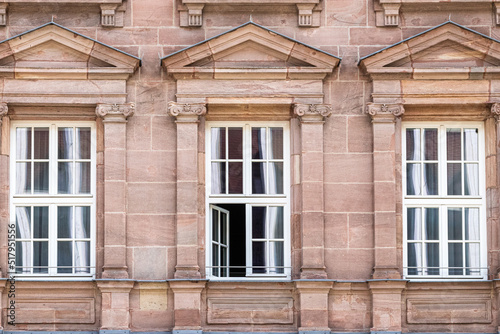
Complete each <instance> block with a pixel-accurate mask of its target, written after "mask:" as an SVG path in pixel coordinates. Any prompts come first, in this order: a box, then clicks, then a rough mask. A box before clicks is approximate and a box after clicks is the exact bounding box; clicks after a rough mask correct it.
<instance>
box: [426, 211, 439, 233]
mask: <svg viewBox="0 0 500 334" xmlns="http://www.w3.org/2000/svg"><path fill="white" fill-rule="evenodd" d="M425 239H426V240H439V209H438V208H426V209H425Z"/></svg>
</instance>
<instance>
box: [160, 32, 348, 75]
mask: <svg viewBox="0 0 500 334" xmlns="http://www.w3.org/2000/svg"><path fill="white" fill-rule="evenodd" d="M245 47H248V48H249V49H250V48H251V49H252V52H253V53H257V54H260V55H262V58H265V57H266V56H269V57H270V58H272V59H273V60H275V63H272V62H264V61H260V62H259V61H254V60H248V59H244V57H239V58H238V52H241V51H242V50H244V49H245ZM243 53H244V52H242V54H243ZM231 56H232V58H231ZM225 57H226V58H227V57H229V58H231V61H228V60H227V59H226V58H225ZM339 62H340V58H339V57H337V56H334V55H332V54H329V53H327V52H324V51H322V50H319V49H317V48H314V47H312V46H309V45H306V44H304V43H302V42H299V41H297V40H294V39H292V38H289V37H287V36H284V35H282V34H279V33H277V32H274V31H272V30H270V29H267V28H265V27H263V26H261V25H258V24H256V23H253V22H248V23H245V24H243V25H241V26H239V27H237V28H234V29H232V30H230V31H227V32H225V33H223V34H220V35H218V36H215V37H213V38H210V39H207V40H205V41H202V42H200V43H198V44H195V45H193V46H190V47H188V48H185V49H182V50H180V51H178V52H175V53H173V54H171V55H168V56H166V57H164V58H162V59H161V64H162V66H163V68H164V69H165V70H166V71H167V73H169V74H171V75H173V76H174V77H175V78H177V79H188V78H198V79H233V78H234V79H264V80H267V79H278V80H279V79H283V80H285V79H306V78H310V79H323V78H324V77H325V76H326V75H327V74H329V73H331V72H332V71H333V69H334V68H335V67H336V66H338V64H339ZM207 64H210V66H206V65H207Z"/></svg>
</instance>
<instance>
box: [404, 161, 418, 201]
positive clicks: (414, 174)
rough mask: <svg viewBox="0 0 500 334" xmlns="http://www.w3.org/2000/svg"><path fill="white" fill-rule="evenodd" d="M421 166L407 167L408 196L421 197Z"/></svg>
mask: <svg viewBox="0 0 500 334" xmlns="http://www.w3.org/2000/svg"><path fill="white" fill-rule="evenodd" d="M420 166H421V165H420V164H407V165H406V194H407V195H421V193H420Z"/></svg>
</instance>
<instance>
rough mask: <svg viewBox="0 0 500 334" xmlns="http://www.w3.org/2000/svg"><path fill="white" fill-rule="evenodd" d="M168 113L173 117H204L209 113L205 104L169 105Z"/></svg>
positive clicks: (173, 103)
mask: <svg viewBox="0 0 500 334" xmlns="http://www.w3.org/2000/svg"><path fill="white" fill-rule="evenodd" d="M168 112H169V113H170V115H172V116H175V117H177V116H203V115H205V114H206V113H207V106H206V105H205V103H177V102H169V103H168Z"/></svg>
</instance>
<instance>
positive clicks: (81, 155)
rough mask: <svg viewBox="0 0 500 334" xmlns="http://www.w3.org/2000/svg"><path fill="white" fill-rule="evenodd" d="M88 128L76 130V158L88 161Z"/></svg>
mask: <svg viewBox="0 0 500 334" xmlns="http://www.w3.org/2000/svg"><path fill="white" fill-rule="evenodd" d="M90 142H91V137H90V128H76V158H77V159H90V149H91V145H90Z"/></svg>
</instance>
